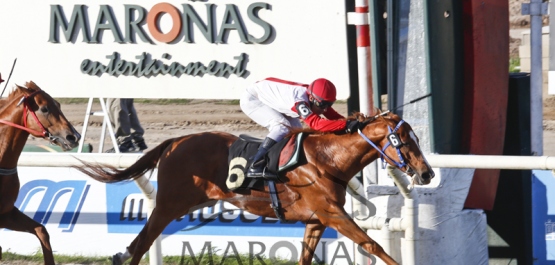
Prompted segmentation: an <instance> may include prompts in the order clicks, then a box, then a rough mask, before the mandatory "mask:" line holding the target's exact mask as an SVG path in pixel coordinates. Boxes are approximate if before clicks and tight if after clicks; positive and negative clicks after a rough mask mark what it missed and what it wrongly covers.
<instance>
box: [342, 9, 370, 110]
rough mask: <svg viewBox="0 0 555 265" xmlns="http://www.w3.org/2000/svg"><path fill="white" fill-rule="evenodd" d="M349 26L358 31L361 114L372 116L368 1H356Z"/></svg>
mask: <svg viewBox="0 0 555 265" xmlns="http://www.w3.org/2000/svg"><path fill="white" fill-rule="evenodd" d="M347 21H348V23H349V25H355V26H356V29H357V61H358V95H359V104H360V110H359V111H360V112H362V113H364V114H367V115H369V114H371V113H372V111H373V110H374V100H373V98H374V97H373V95H374V94H373V91H372V66H371V60H370V56H371V55H370V26H369V23H368V21H369V14H368V0H356V1H355V12H350V13H348V14H347Z"/></svg>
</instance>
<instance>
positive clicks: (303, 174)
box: [75, 113, 434, 265]
mask: <svg viewBox="0 0 555 265" xmlns="http://www.w3.org/2000/svg"><path fill="white" fill-rule="evenodd" d="M349 119H358V120H359V121H363V122H364V123H363V124H364V126H361V127H362V128H360V129H359V130H358V132H357V133H355V132H353V133H352V134H350V133H349V134H348V133H319V132H310V133H309V135H308V136H306V137H305V139H304V141H303V143H302V146H303V149H304V152H305V158H304V159H302V160H301V162H300V164H299V165H298V166H296V167H293V168H292V169H291V170H288V171H286V172H285V173H284V174H282V175H281V178H282V180H283V183H276V184H277V192H278V193H279V199H280V200H281V203H282V207H283V208H282V210H283V215H284V217H285V219H286V220H290V221H301V222H303V223H305V224H306V230H305V234H304V243H305V247H303V251H302V254H301V257H300V260H299V264H311V262H312V258H313V255H314V250H315V249H316V245H317V244H318V242H319V240H320V238H321V236H322V234H323V232H324V230H325V229H326V227H331V228H333V229H335V230H336V231H337V232H339V233H341V234H342V235H345V236H347V237H348V238H350V239H351V240H353V241H354V242H355V243H357V244H359V245H360V246H362V248H364V249H365V250H366V251H367V252H368V253H370V254H373V255H376V256H377V257H379V258H380V259H382V260H383V261H384V262H385V263H387V264H397V263H396V261H395V260H393V258H391V257H390V256H389V255H388V254H387V253H385V252H384V250H383V248H382V247H381V246H380V245H379V244H378V243H377V242H376V241H374V240H373V239H372V238H370V237H369V236H368V235H367V234H366V233H365V232H364V231H363V230H362V229H361V228H360V227H359V226H357V224H356V223H355V222H354V221H353V219H352V218H351V217H350V216H349V214H348V213H347V212H346V211H345V210H344V208H343V205H344V204H345V200H346V199H345V195H346V187H347V183H348V182H349V180H350V179H351V178H352V177H353V176H354V175H355V174H356V173H357V172H359V171H361V170H362V169H363V168H364V167H365V166H367V165H368V164H370V163H371V162H372V161H374V160H376V159H378V158H380V157H382V158H383V159H385V160H386V161H387V162H388V163H390V164H392V165H393V166H396V167H398V168H400V169H401V170H403V171H405V172H407V173H408V174H409V175H412V176H413V178H418V179H417V180H416V182H418V183H420V184H428V183H429V182H430V180H431V178H433V176H434V172H433V170H432V168H431V167H430V165H429V164H428V163H427V161H426V159H425V158H424V156H423V154H422V152H421V151H420V148H419V145H418V138H417V137H416V135H415V134H414V132H413V130H412V128H411V126H410V125H409V124H408V123H406V122H404V121H403V120H401V118H400V117H399V116H397V115H395V114H392V113H383V114H379V115H376V116H373V117H366V116H364V115H362V114H360V113H355V115H353V116H352V117H349ZM293 133H298V132H293ZM237 139H238V137H237V136H234V135H232V134H228V133H224V132H204V133H198V134H191V135H186V136H182V137H177V138H173V139H169V140H166V141H164V142H163V143H161V144H160V145H158V146H157V147H155V148H154V149H152V150H151V151H149V152H148V153H146V154H144V155H143V156H142V157H141V158H140V159H139V160H138V161H137V162H135V163H134V164H133V165H131V166H130V167H128V168H127V169H117V168H114V167H110V166H108V165H102V164H98V163H91V162H86V161H81V162H82V163H83V165H81V166H79V167H75V168H77V169H78V170H80V171H81V172H83V173H85V174H87V175H88V176H90V177H92V178H94V179H95V180H97V181H100V182H104V183H115V182H121V181H126V180H132V179H136V178H138V177H140V176H141V175H143V174H144V173H146V172H147V171H149V170H151V169H153V168H155V167H156V166H157V165H158V192H157V197H156V208H154V210H153V212H152V214H151V215H150V216H149V218H148V221H147V223H146V225H145V226H144V228H143V229H142V231H141V232H140V233H139V235H138V236H137V237H136V238H135V240H133V242H131V244H130V245H129V246H128V247H127V251H126V252H125V253H123V254H121V253H118V254H116V255H114V257H113V264H121V263H123V262H124V261H125V260H127V259H128V258H130V257H132V260H131V262H130V264H132V265H136V264H139V261H140V259H141V257H142V256H143V254H144V253H145V252H146V251H147V250H148V249H149V248H150V246H151V244H152V243H153V241H154V240H155V239H156V238H157V237H158V236H159V235H160V234H161V233H162V231H163V230H164V228H165V227H166V226H167V225H168V224H169V223H170V222H172V220H174V219H176V218H180V217H182V216H184V215H185V214H187V213H189V212H191V211H193V210H196V209H199V208H201V207H206V206H211V205H214V204H215V203H216V202H217V201H218V200H223V201H227V202H229V203H231V204H233V205H235V206H237V207H239V208H241V209H244V210H246V211H248V212H250V213H252V214H255V215H259V216H266V217H274V218H275V217H276V214H275V212H274V210H273V209H272V208H271V207H270V206H269V201H270V196H269V191H268V188H267V187H266V188H265V190H264V191H262V190H258V191H257V190H252V191H250V192H248V193H243V194H238V193H236V192H232V191H230V190H229V189H228V188H227V186H226V178H227V176H228V153H229V148H230V146H231V144H232V143H233V142H235V141H237Z"/></svg>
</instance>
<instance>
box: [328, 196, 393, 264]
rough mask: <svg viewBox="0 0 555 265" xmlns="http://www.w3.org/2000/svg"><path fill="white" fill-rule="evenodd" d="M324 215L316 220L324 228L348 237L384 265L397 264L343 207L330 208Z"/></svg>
mask: <svg viewBox="0 0 555 265" xmlns="http://www.w3.org/2000/svg"><path fill="white" fill-rule="evenodd" d="M332 208H335V209H329V210H328V211H327V212H326V214H323V215H320V214H318V218H319V219H320V221H322V223H323V224H324V225H325V226H328V227H331V228H333V229H335V230H336V231H337V232H339V233H341V234H342V235H344V236H346V237H348V238H349V239H351V240H352V241H353V242H355V243H357V244H358V245H360V246H361V247H362V248H364V250H366V252H368V253H370V254H372V255H375V256H377V257H378V258H380V259H381V260H383V261H384V262H385V263H386V264H390V265H393V264H398V263H397V262H396V261H395V260H394V259H393V258H392V257H391V256H389V255H388V254H387V253H385V251H384V250H383V248H382V246H380V244H378V243H377V242H376V241H374V240H373V239H372V238H370V237H369V236H368V235H367V234H366V233H365V232H364V231H362V229H361V228H360V227H359V226H358V225H357V224H356V223H355V221H353V219H352V218H351V217H350V216H349V215H347V213H346V212H345V210H344V209H343V207H339V206H337V207H332Z"/></svg>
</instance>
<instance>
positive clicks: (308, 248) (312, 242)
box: [299, 220, 326, 265]
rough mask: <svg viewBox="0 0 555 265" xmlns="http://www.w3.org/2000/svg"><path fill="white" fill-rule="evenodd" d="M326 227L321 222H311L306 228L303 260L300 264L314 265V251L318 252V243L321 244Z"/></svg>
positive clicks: (301, 259)
mask: <svg viewBox="0 0 555 265" xmlns="http://www.w3.org/2000/svg"><path fill="white" fill-rule="evenodd" d="M325 229H326V227H325V226H324V225H323V224H322V223H320V221H318V220H316V221H311V222H309V223H307V224H306V228H305V230H304V239H303V250H302V253H301V258H300V259H299V264H300V265H304V264H312V258H313V257H314V251H315V250H316V246H317V245H318V242H320V238H322V234H323V233H324V230H325Z"/></svg>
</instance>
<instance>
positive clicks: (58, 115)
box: [10, 81, 81, 151]
mask: <svg viewBox="0 0 555 265" xmlns="http://www.w3.org/2000/svg"><path fill="white" fill-rule="evenodd" d="M17 89H18V91H19V92H20V94H23V96H22V97H21V99H20V100H19V102H18V104H17V106H18V107H23V108H24V110H23V126H24V127H25V128H26V131H28V132H29V133H31V134H33V135H34V136H37V137H43V138H48V139H49V140H50V142H51V143H54V144H56V145H58V146H60V147H61V148H62V149H63V150H64V151H68V150H71V149H73V148H75V147H76V146H77V145H78V144H79V139H80V138H81V135H80V134H79V133H78V132H77V131H76V130H75V128H74V127H73V125H71V123H70V122H69V121H68V120H67V119H66V117H65V116H64V114H63V113H62V110H61V108H60V103H58V101H56V100H54V99H53V98H52V97H51V96H50V95H48V93H46V92H44V90H42V89H40V88H39V87H38V86H37V85H36V84H35V83H34V82H33V81H31V82H27V83H26V84H25V87H24V86H19V85H17ZM10 96H11V95H10ZM29 116H31V119H29Z"/></svg>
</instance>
